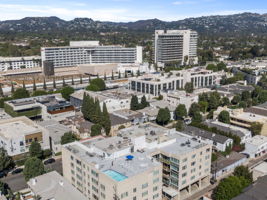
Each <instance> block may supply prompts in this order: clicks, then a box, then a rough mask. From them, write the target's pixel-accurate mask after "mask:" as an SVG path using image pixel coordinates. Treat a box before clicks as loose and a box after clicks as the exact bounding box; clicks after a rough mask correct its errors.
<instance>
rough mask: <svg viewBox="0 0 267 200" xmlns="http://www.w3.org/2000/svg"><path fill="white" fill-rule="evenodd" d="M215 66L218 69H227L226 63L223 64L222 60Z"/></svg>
mask: <svg viewBox="0 0 267 200" xmlns="http://www.w3.org/2000/svg"><path fill="white" fill-rule="evenodd" d="M217 68H218V71H222V70H224V71H226V70H227V68H226V64H224V63H223V62H220V63H218V64H217Z"/></svg>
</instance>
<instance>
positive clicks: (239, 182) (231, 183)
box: [214, 176, 249, 200]
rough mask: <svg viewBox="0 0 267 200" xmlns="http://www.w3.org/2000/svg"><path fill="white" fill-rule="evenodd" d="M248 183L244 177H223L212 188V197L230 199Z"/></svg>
mask: <svg viewBox="0 0 267 200" xmlns="http://www.w3.org/2000/svg"><path fill="white" fill-rule="evenodd" d="M248 185H249V182H248V180H246V179H245V178H244V177H237V176H230V177H228V178H225V179H223V180H222V181H221V182H220V183H219V185H218V186H217V187H216V189H215V190H214V199H216V200H231V199H232V198H234V197H236V196H238V195H239V194H240V193H241V192H242V190H243V189H244V188H245V187H247V186H248Z"/></svg>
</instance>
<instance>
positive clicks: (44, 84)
mask: <svg viewBox="0 0 267 200" xmlns="http://www.w3.org/2000/svg"><path fill="white" fill-rule="evenodd" d="M43 89H44V90H46V89H47V87H46V81H45V78H44V83H43Z"/></svg>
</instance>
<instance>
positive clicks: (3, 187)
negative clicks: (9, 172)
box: [0, 181, 12, 199]
mask: <svg viewBox="0 0 267 200" xmlns="http://www.w3.org/2000/svg"><path fill="white" fill-rule="evenodd" d="M0 193H1V195H4V196H6V197H7V196H9V194H11V193H12V191H11V189H10V187H9V185H8V184H6V183H4V182H2V181H0ZM10 199H11V198H10Z"/></svg>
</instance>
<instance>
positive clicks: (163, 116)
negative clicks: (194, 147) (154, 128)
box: [156, 107, 171, 126]
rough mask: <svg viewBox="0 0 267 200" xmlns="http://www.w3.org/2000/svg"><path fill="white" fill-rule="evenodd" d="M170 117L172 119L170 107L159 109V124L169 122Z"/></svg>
mask: <svg viewBox="0 0 267 200" xmlns="http://www.w3.org/2000/svg"><path fill="white" fill-rule="evenodd" d="M170 119H171V114H170V111H169V109H168V108H167V107H166V108H160V109H159V111H158V115H157V118H156V122H157V123H158V124H160V125H162V126H164V125H166V124H168V123H169V121H170Z"/></svg>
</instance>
